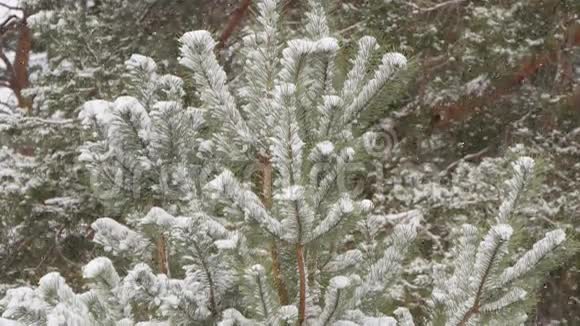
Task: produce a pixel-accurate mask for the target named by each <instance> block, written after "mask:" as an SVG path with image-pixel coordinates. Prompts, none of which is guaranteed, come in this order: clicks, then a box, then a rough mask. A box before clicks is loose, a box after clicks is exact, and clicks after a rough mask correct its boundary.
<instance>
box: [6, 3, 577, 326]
mask: <svg viewBox="0 0 580 326" xmlns="http://www.w3.org/2000/svg"><path fill="white" fill-rule="evenodd" d="M303 5H304V4H303V3H302V2H301V1H298V0H287V1H286V2H285V5H284V20H285V21H286V22H287V24H289V25H290V26H293V27H296V28H300V24H301V22H300V19H299V18H298V17H300V15H299V13H301V12H302V6H303ZM325 5H326V7H327V11H328V13H329V17H330V19H331V21H330V24H331V25H332V26H333V27H334V30H338V31H339V33H338V35H333V36H334V37H337V38H338V39H339V40H341V42H342V43H344V45H343V46H344V47H346V48H347V52H348V51H349V50H348V49H349V46H350V43H349V40H351V39H358V37H360V36H362V35H372V36H374V37H376V38H377V40H379V43H380V45H381V46H382V47H386V48H388V49H395V50H398V51H400V52H403V53H405V54H406V55H407V56H408V57H410V58H412V64H413V68H414V69H413V73H412V74H411V75H410V76H409V78H408V81H407V82H406V83H405V84H403V85H400V86H399V88H398V89H397V92H398V93H399V96H397V98H396V99H395V100H393V101H390V102H389V104H388V106H389V107H385V110H384V115H383V116H378V117H374V116H373V117H369V121H368V122H369V123H373V124H374V123H376V124H377V125H380V126H381V127H382V128H383V130H384V132H385V142H390V143H392V144H393V151H392V153H390V154H391V155H389V156H388V157H386V158H384V159H383V161H382V162H381V166H382V169H383V171H384V173H385V175H387V174H389V175H392V176H395V177H392V178H385V180H384V183H383V184H384V186H383V187H381V188H379V189H377V188H376V187H371V186H369V187H366V188H365V189H364V192H365V193H366V194H367V195H368V196H375V197H376V196H378V197H379V198H382V199H383V200H384V202H385V206H384V210H385V211H387V212H389V213H391V212H397V211H398V210H399V209H400V208H401V207H414V208H417V209H421V210H422V212H423V214H424V215H425V221H426V222H427V229H428V230H430V232H431V233H432V234H435V235H440V234H441V233H442V232H443V233H444V232H446V231H445V227H444V226H445V225H446V224H447V223H450V222H451V221H452V220H453V221H456V219H455V217H454V216H462V214H463V213H466V212H470V213H471V212H474V211H475V212H479V213H480V214H481V215H482V216H483V215H485V213H486V212H488V207H489V206H487V205H483V204H481V203H484V202H485V201H494V202H495V201H496V200H497V198H495V197H493V189H491V190H489V191H488V192H486V191H487V190H485V191H484V190H481V191H479V190H478V189H479V188H477V187H475V186H473V185H469V187H472V189H471V190H472V191H473V190H476V192H477V194H476V195H478V196H480V197H479V198H473V201H471V202H470V201H469V200H468V199H465V200H464V201H463V202H461V203H460V204H457V205H448V206H442V205H441V202H442V200H447V201H448V202H451V199H449V198H443V199H442V197H445V193H443V192H442V190H440V189H443V188H445V189H449V185H450V184H453V186H454V187H461V185H457V183H458V182H455V180H457V179H460V178H461V173H468V172H466V171H468V170H466V169H462V167H464V166H466V165H467V166H468V165H469V164H472V165H474V166H475V165H477V164H479V163H481V162H484V161H485V162H488V163H489V164H498V165H501V164H503V161H501V159H498V157H500V155H504V154H505V153H506V151H507V150H508V148H511V147H513V146H514V145H515V144H523V145H524V146H525V147H526V150H527V151H528V152H527V153H528V154H529V155H531V156H534V157H535V158H538V159H540V160H541V161H542V164H543V165H542V166H543V173H542V184H541V185H540V186H539V195H538V197H539V198H538V199H537V202H536V205H537V206H536V209H537V210H538V211H539V212H541V214H539V215H537V214H536V215H534V216H530V219H531V220H532V224H534V225H538V226H541V227H550V226H556V225H564V226H566V227H568V228H569V229H571V230H575V233H574V234H573V235H574V236H576V235H577V233H576V232H577V230H579V229H578V228H579V227H580V219H579V214H580V1H578V0H526V1H524V0H514V1H505V0H481V1H472V0H328V1H325ZM254 15H255V8H253V1H252V0H211V1H210V0H144V1H130V0H26V1H17V0H0V132H1V133H0V146H1V147H0V297H1V296H2V294H3V292H4V291H5V290H6V289H7V288H9V287H12V286H15V284H22V283H36V282H37V281H38V278H39V277H40V276H42V275H44V274H45V273H46V272H48V271H52V270H57V271H59V272H60V273H61V274H63V275H67V279H69V280H75V279H80V275H76V274H75V273H78V271H79V270H80V268H78V267H79V266H82V265H84V264H85V263H86V262H88V261H89V260H90V259H91V258H92V257H94V256H95V255H96V253H95V251H97V250H99V249H97V248H95V247H94V246H93V245H92V243H91V241H90V238H91V231H90V228H89V227H88V226H89V225H90V223H91V222H92V221H94V220H95V219H96V218H98V217H102V216H109V217H112V218H119V219H121V217H122V216H124V215H126V214H127V213H128V212H131V211H133V210H134V209H143V210H146V208H147V207H146V206H151V203H147V202H143V201H137V200H130V199H124V200H118V198H111V197H107V196H106V195H105V194H102V193H99V192H95V191H94V189H92V188H91V183H90V175H89V174H88V173H87V172H86V170H85V169H84V168H83V163H82V162H81V161H79V159H78V158H79V146H80V145H81V144H82V143H83V141H84V139H86V137H87V135H85V134H84V132H85V131H84V130H83V129H82V128H81V126H80V124H79V123H78V118H77V117H78V113H79V108H80V107H81V106H82V104H83V103H84V102H86V101H88V100H91V99H110V98H112V97H113V96H116V95H118V94H121V93H122V92H123V89H124V87H125V86H124V72H125V65H124V62H125V61H126V60H128V59H129V57H130V56H131V54H133V53H139V54H144V55H148V56H151V57H152V58H154V59H155V61H156V62H157V63H158V64H159V65H160V67H159V69H160V70H161V71H166V72H171V73H173V74H177V75H182V74H184V73H183V72H182V71H183V68H180V67H179V65H178V64H177V58H178V42H177V39H178V37H179V36H180V35H182V34H183V33H184V32H186V31H190V30H194V29H208V30H210V31H212V32H213V33H214V36H215V37H216V38H217V39H219V40H220V45H219V49H220V52H219V58H220V60H221V61H222V63H223V64H224V65H225V67H226V69H227V70H229V71H228V73H229V75H230V76H235V72H236V71H237V70H236V69H240V67H239V66H238V64H237V61H236V55H238V52H237V49H238V48H239V43H240V39H241V36H242V31H243V30H244V28H245V26H247V24H249V23H250V22H251V21H252V19H253V17H254ZM289 33H291V32H290V31H289ZM345 57H349V56H348V55H346V56H345ZM337 60H338V64H339V65H340V64H342V65H344V66H345V68H344V69H345V70H346V65H347V62H346V59H342V61H341V58H340V57H339V58H338V59H337ZM186 80H187V79H186ZM186 87H190V88H191V87H192V86H191V85H189V86H187V85H186ZM486 160H487V161H486ZM369 164H370V163H369ZM481 173H482V174H481V175H480V178H482V180H486V178H491V177H490V176H486V175H485V173H484V172H481ZM434 176H435V177H436V179H437V183H438V185H434V181H429V183H427V182H424V180H433V177H434ZM360 178H361V180H362V181H363V184H365V185H367V184H368V185H371V184H376V182H375V181H376V179H377V178H379V176H377V175H370V176H360ZM371 179H372V180H371ZM401 180H403V181H401ZM409 180H413V182H416V183H420V184H421V186H422V187H423V188H422V189H424V190H423V194H422V195H416V194H415V195H414V196H410V195H409V194H406V193H405V191H406V190H404V189H403V190H402V189H400V188H401V186H404V182H411V181H409ZM453 182H455V183H453ZM474 187H475V188H474ZM412 188H413V189H418V188H420V187H419V186H417V184H414V185H413V186H412ZM486 189H487V188H486ZM407 191H410V190H407ZM409 197H412V199H408V198H409ZM472 203H476V204H472ZM530 232H533V230H530ZM576 238H577V236H576ZM434 239H436V238H434ZM424 241H425V242H424V247H425V248H422V249H420V250H426V251H433V253H432V254H436V253H435V251H436V250H435V249H432V248H435V247H436V244H435V243H433V240H432V239H431V240H430V238H429V237H426V239H425V240H424ZM438 245H440V246H442V247H445V246H446V244H445V243H443V244H438ZM579 267H580V257H579V256H578V255H575V256H573V257H571V258H570V259H568V260H567V261H566V262H565V264H563V265H562V266H560V267H559V268H558V269H557V270H555V271H553V272H551V273H550V274H549V275H546V277H545V285H544V287H543V289H542V290H541V291H540V293H538V294H537V295H538V296H539V297H540V300H539V302H540V303H539V304H538V306H537V307H536V309H535V312H536V317H535V322H536V324H538V325H543V324H547V321H550V320H559V321H562V323H563V324H565V325H580V299H579V298H580V290H579V289H578V283H579V281H580V274H579V272H578V268H579ZM415 299H416V298H409V300H410V301H413V300H415ZM418 304H420V302H419V303H418Z"/></svg>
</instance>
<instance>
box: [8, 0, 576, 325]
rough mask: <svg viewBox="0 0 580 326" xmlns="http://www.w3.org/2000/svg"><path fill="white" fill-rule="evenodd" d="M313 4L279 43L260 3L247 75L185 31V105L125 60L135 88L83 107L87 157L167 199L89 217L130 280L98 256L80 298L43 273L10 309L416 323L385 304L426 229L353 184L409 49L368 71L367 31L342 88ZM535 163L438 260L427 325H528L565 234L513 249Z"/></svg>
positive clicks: (137, 63) (218, 319)
mask: <svg viewBox="0 0 580 326" xmlns="http://www.w3.org/2000/svg"><path fill="white" fill-rule="evenodd" d="M308 3H309V8H310V10H309V12H308V14H307V15H306V25H305V26H306V36H305V37H304V38H299V39H293V40H289V41H287V42H285V43H284V40H283V37H282V34H281V33H280V32H279V30H278V28H279V26H280V22H279V17H280V14H279V11H278V10H279V9H280V8H279V7H280V6H281V3H278V1H276V0H262V1H260V2H259V4H258V12H259V13H258V17H257V25H256V26H255V27H254V29H253V30H252V31H251V33H249V34H248V35H247V36H246V37H245V38H244V44H245V49H244V50H243V51H242V53H243V54H244V60H245V64H244V67H245V69H244V71H243V73H242V74H241V75H240V76H236V78H235V80H234V81H231V82H230V81H229V79H228V77H227V76H226V73H225V72H224V70H223V68H222V67H221V66H220V64H219V63H218V59H217V58H216V56H215V54H214V48H215V46H216V42H215V41H214V39H213V38H212V36H211V35H210V33H209V32H207V31H193V32H188V33H186V34H185V35H183V36H182V37H181V39H180V42H181V48H180V52H181V57H180V63H181V64H182V65H183V66H184V67H185V68H187V69H188V70H189V71H190V72H191V74H192V80H193V81H194V83H195V85H196V87H197V91H198V93H199V104H200V106H199V107H197V108H189V107H187V106H186V104H185V101H184V100H183V97H184V91H183V88H182V84H183V82H182V81H181V79H179V78H177V77H175V76H170V75H165V76H160V75H158V74H157V72H156V68H155V67H156V66H155V63H154V62H153V60H151V59H149V58H147V57H144V56H138V55H135V56H133V57H132V58H131V59H130V60H129V61H128V62H127V66H128V68H129V76H130V78H129V79H130V80H131V82H132V85H133V88H132V93H131V96H123V97H119V98H117V99H116V100H115V101H114V102H106V101H92V102H89V103H87V104H86V105H85V107H84V110H83V111H82V113H81V116H80V118H81V119H82V120H83V121H84V122H85V123H86V124H87V125H88V126H89V128H93V129H91V130H94V131H95V133H96V140H94V141H91V142H87V143H86V144H85V146H84V148H83V154H82V157H81V158H82V159H83V160H84V161H85V162H87V163H88V166H89V167H90V168H91V170H92V171H93V172H94V173H95V174H96V175H98V176H100V177H99V178H97V179H98V180H106V181H107V182H109V183H110V185H114V186H115V187H112V188H114V189H115V191H118V192H119V193H122V192H124V191H126V190H127V189H131V186H132V184H133V183H134V182H135V180H138V181H139V183H140V185H141V184H142V182H145V185H146V186H145V188H143V189H145V190H147V192H148V194H152V197H151V198H154V201H153V203H154V205H157V206H160V207H153V208H151V209H150V210H149V212H148V213H147V214H144V215H145V216H140V217H138V218H133V219H132V220H130V219H128V221H129V222H131V224H132V227H131V228H130V227H127V226H125V225H123V224H121V223H119V222H117V221H115V220H113V219H110V218H105V217H104V218H100V219H98V220H97V221H95V222H94V223H93V224H92V228H93V230H94V232H95V235H94V241H95V242H97V243H98V244H100V245H102V246H103V247H104V249H105V250H106V251H108V252H109V253H110V254H111V256H112V257H121V258H125V259H127V260H129V261H130V263H129V265H130V266H129V269H128V271H127V272H126V273H120V272H118V271H117V270H116V269H115V267H114V265H113V262H112V260H111V259H110V258H106V257H98V258H95V259H94V260H92V261H91V262H89V263H88V264H87V265H86V266H84V267H83V270H82V272H83V276H84V277H85V279H86V280H87V282H88V286H89V289H88V290H87V291H86V292H83V293H75V292H73V290H72V289H71V288H70V287H69V286H68V285H67V284H66V282H65V280H64V279H63V278H62V277H61V276H60V275H59V274H58V273H50V274H47V275H46V276H44V277H43V278H42V279H41V280H40V282H39V285H38V286H37V287H35V288H29V287H21V288H16V289H12V290H9V291H8V293H7V295H6V297H5V298H3V299H2V300H1V301H0V311H3V313H2V317H3V318H5V319H7V320H14V321H16V322H17V324H18V325H20V324H22V325H30V324H34V325H44V324H47V325H51V326H53V325H142V326H144V325H214V324H218V325H223V326H227V325H317V326H318V325H320V326H323V325H341V326H349V325H414V321H413V317H412V316H411V313H410V311H409V310H408V309H406V308H405V307H400V308H398V309H395V310H393V311H390V310H386V309H387V308H386V306H385V305H383V304H384V303H385V302H388V301H389V299H390V297H391V294H390V289H391V287H392V286H393V285H396V284H398V283H400V282H401V280H402V278H401V273H402V272H403V269H404V265H405V263H406V258H407V254H408V252H409V251H410V249H411V248H412V246H413V241H414V240H415V238H416V236H417V232H418V230H417V225H416V224H413V223H400V224H398V225H395V226H394V227H393V228H377V227H376V226H377V225H385V223H382V222H381V221H380V220H381V218H386V217H381V215H377V214H376V213H375V212H373V203H372V202H371V201H370V200H366V199H360V198H356V196H355V195H354V194H353V192H352V191H350V189H349V185H348V181H347V174H348V169H349V165H350V164H351V163H352V162H354V160H356V159H357V157H358V156H359V155H361V154H362V152H363V151H364V144H363V143H364V141H363V138H364V134H365V132H366V130H360V128H361V127H360V124H358V123H357V121H358V119H360V117H361V116H362V115H364V114H366V113H368V111H369V110H372V109H373V106H372V104H373V100H375V99H377V98H378V97H381V98H382V97H384V94H383V93H384V91H385V90H386V89H387V88H388V85H389V83H391V82H393V81H394V80H396V79H397V75H398V73H399V72H401V71H403V70H404V69H405V67H406V66H407V59H406V58H405V56H403V55H402V54H400V53H386V54H384V55H383V56H382V59H381V60H380V63H379V64H378V66H373V65H372V61H373V60H372V57H373V55H374V53H375V52H376V51H378V50H379V49H378V46H377V42H376V41H375V40H374V39H373V38H372V37H364V38H362V39H361V40H360V41H359V42H358V52H357V53H356V55H355V57H354V58H353V59H352V61H351V63H352V68H351V69H350V71H349V72H348V74H347V76H346V80H345V81H344V83H342V85H337V84H336V83H335V80H336V78H335V74H336V69H335V64H334V63H335V59H336V56H337V54H338V51H339V49H340V48H339V42H338V41H337V40H336V39H335V38H332V36H331V32H330V30H329V27H328V25H327V22H326V17H325V15H324V9H323V7H322V6H321V4H320V2H318V1H315V0H311V1H309V2H308ZM281 44H284V45H283V46H282V45H281ZM240 162H256V163H255V164H256V165H257V166H258V169H257V170H256V172H255V173H254V175H253V176H257V178H250V179H249V180H245V179H244V175H243V174H242V173H239V165H240V164H241V163H240ZM533 165H534V161H533V160H532V159H531V158H528V157H523V158H520V159H519V160H517V161H516V162H514V165H513V170H514V171H513V178H512V179H511V180H509V181H508V185H509V187H510V192H509V193H508V195H507V196H506V198H505V200H504V202H503V204H502V205H501V206H500V207H499V210H498V212H497V218H496V219H495V221H494V223H492V226H491V227H490V228H489V229H488V230H485V234H483V235H480V230H479V229H478V228H477V227H476V226H473V225H464V226H463V234H462V236H461V238H460V239H459V241H458V244H457V248H456V250H455V251H452V252H451V258H452V259H450V262H448V261H442V262H441V263H440V264H438V265H437V266H438V268H437V270H436V272H437V276H438V277H437V284H436V286H435V288H434V289H433V295H432V298H430V299H429V300H427V301H428V302H429V307H428V308H429V315H430V319H429V320H428V321H425V323H430V324H432V325H475V324H477V323H479V322H481V321H489V323H490V324H493V323H495V324H501V322H502V320H505V319H502V318H506V317H505V315H507V316H508V317H509V318H510V320H513V321H514V322H520V321H522V320H525V318H526V315H525V313H524V311H525V307H524V306H523V305H520V304H521V303H522V302H523V301H524V300H526V298H527V290H530V289H526V285H525V283H522V280H523V279H525V278H526V277H527V276H529V275H530V273H531V272H532V271H533V270H534V269H535V267H536V265H538V264H539V263H540V262H541V261H542V260H543V259H544V258H545V257H546V256H548V255H549V254H551V253H552V252H553V251H554V250H555V249H557V248H559V247H560V246H561V245H562V244H563V242H564V240H565V234H564V232H563V231H562V230H554V231H551V232H549V233H547V234H546V236H545V238H544V239H542V240H540V241H538V242H537V243H536V244H534V245H533V247H532V249H530V250H529V251H527V252H525V253H523V254H522V253H519V252H517V251H514V247H513V246H510V243H511V242H510V239H511V238H512V235H513V234H514V232H516V231H514V226H512V225H511V224H510V214H511V212H512V211H513V208H514V206H515V205H517V199H518V195H519V193H520V192H521V191H522V189H523V188H524V187H525V185H526V183H527V181H528V180H529V178H530V177H531V175H532V172H533ZM193 166H203V167H204V168H205V169H206V171H205V172H204V173H200V170H199V169H193V168H192V167H193ZM115 168H117V169H120V170H121V171H124V172H125V174H121V177H117V176H115V175H114V171H117V170H115ZM192 171H193V173H192ZM135 175H137V178H136V177H135ZM256 179H259V181H258V182H256V181H255V180H256ZM143 180H145V181H143ZM160 184H166V185H168V187H160V186H159V185H160ZM170 190H171V191H170ZM168 193H171V194H172V196H171V197H168V196H167V194H168ZM168 198H169V199H168ZM387 231H388V232H387ZM159 239H161V241H159ZM153 247H156V250H157V252H159V251H160V250H161V251H163V255H162V256H164V257H165V259H164V260H161V261H159V260H158V263H160V264H158V265H162V266H157V267H155V266H154V265H152V264H150V263H151V262H152V259H151V254H152V252H153V251H154V250H153ZM516 257H519V259H516ZM113 260H115V259H113ZM520 306H521V307H520ZM518 308H520V309H518ZM390 315H392V316H394V317H391V316H390ZM417 322H419V321H417ZM421 324H423V321H421Z"/></svg>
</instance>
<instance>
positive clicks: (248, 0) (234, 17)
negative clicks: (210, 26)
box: [217, 0, 252, 49]
mask: <svg viewBox="0 0 580 326" xmlns="http://www.w3.org/2000/svg"><path fill="white" fill-rule="evenodd" d="M251 4H252V0H242V2H241V3H240V5H239V7H238V8H236V9H235V10H234V11H233V12H232V14H231V15H230V19H229V20H228V22H227V24H226V28H224V30H223V32H222V34H221V36H220V41H219V44H218V45H217V48H218V49H223V48H224V47H225V46H226V44H227V41H228V39H229V38H230V37H231V36H232V34H233V33H234V32H235V30H236V29H237V28H238V26H239V25H240V23H241V22H242V19H243V18H244V16H245V14H246V12H247V11H248V9H249V8H250V5H251Z"/></svg>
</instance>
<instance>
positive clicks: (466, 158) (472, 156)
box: [439, 146, 491, 177]
mask: <svg viewBox="0 0 580 326" xmlns="http://www.w3.org/2000/svg"><path fill="white" fill-rule="evenodd" d="M490 149H491V147H490V146H487V147H485V148H484V149H482V150H480V151H479V152H476V153H471V154H467V155H465V156H464V157H462V158H461V159H459V160H457V161H455V162H453V163H451V164H449V165H448V166H447V167H446V168H445V169H444V170H443V171H441V173H439V176H441V177H443V176H446V175H447V174H448V173H449V172H451V170H453V169H454V168H455V167H456V166H457V165H459V163H461V162H465V161H469V160H474V159H478V158H480V157H481V156H483V155H485V153H487V152H488V151H489V150H490Z"/></svg>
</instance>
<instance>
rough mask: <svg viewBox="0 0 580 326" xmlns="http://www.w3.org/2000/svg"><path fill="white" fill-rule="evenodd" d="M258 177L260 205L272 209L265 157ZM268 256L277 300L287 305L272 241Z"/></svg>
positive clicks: (270, 177) (269, 175)
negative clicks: (260, 190)
mask: <svg viewBox="0 0 580 326" xmlns="http://www.w3.org/2000/svg"><path fill="white" fill-rule="evenodd" d="M258 159H259V162H260V174H261V175H260V177H261V188H262V203H263V204H264V206H265V207H266V208H267V209H270V208H272V162H271V161H270V158H269V157H267V156H262V155H261V156H260V157H259V158H258ZM270 256H271V258H272V277H273V281H274V286H275V287H276V292H277V293H278V299H279V301H280V304H281V305H288V304H289V303H290V300H289V298H288V288H287V287H286V282H285V281H284V277H283V276H282V265H281V264H280V255H279V253H278V245H277V244H276V240H275V239H273V240H272V243H271V245H270Z"/></svg>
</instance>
